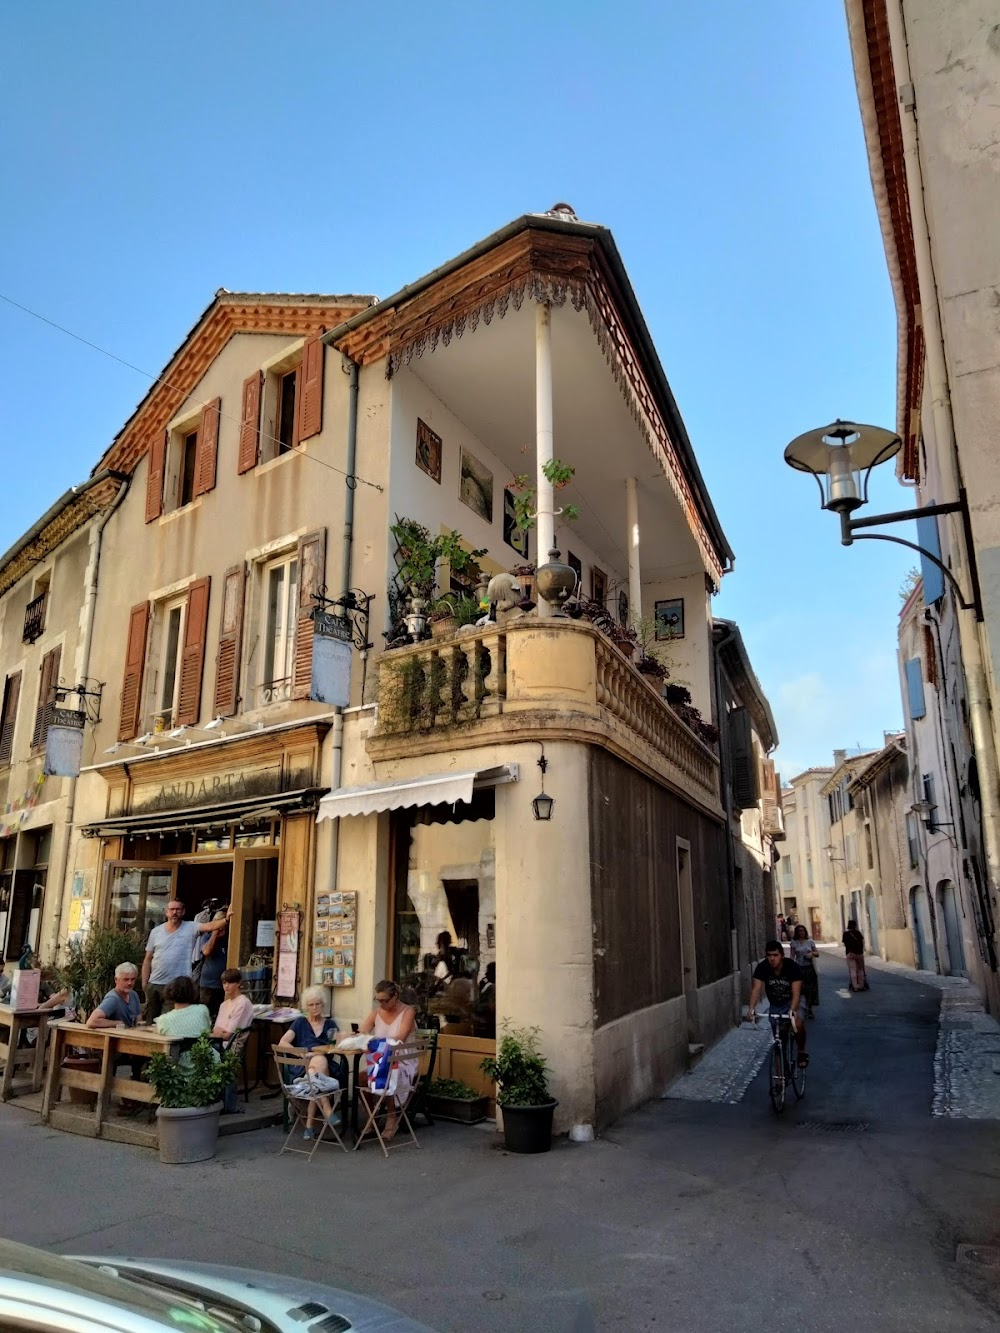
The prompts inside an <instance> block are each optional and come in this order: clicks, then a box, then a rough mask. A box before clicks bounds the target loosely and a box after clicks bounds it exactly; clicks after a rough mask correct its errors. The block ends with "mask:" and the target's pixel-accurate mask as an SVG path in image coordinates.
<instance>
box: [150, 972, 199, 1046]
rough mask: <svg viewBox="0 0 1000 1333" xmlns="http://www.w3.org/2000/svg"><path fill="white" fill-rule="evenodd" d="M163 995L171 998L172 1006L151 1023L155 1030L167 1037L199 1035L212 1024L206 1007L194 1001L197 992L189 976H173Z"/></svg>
mask: <svg viewBox="0 0 1000 1333" xmlns="http://www.w3.org/2000/svg"><path fill="white" fill-rule="evenodd" d="M163 997H164V999H166V1000H172V1001H173V1006H174V1007H173V1008H172V1009H168V1010H167V1012H166V1013H165V1014H160V1016H159V1018H157V1019H156V1021H155V1022H154V1023H153V1027H155V1028H156V1030H157V1032H162V1033H163V1034H164V1036H167V1037H200V1036H201V1034H202V1033H203V1032H207V1031H208V1030H209V1028H210V1027H211V1026H212V1020H211V1018H210V1017H209V1013H208V1010H207V1009H206V1007H205V1006H204V1005H203V1004H196V1003H195V1001H196V1000H197V998H198V992H197V990H196V989H195V984H194V982H193V981H192V980H191V978H190V977H174V979H173V981H171V982H170V984H169V985H168V986H167V988H166V990H165V991H164V992H163Z"/></svg>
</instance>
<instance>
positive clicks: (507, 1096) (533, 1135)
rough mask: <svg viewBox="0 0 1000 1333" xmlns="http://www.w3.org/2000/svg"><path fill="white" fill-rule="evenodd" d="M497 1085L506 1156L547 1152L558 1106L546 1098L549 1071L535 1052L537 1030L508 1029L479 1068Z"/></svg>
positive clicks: (547, 1095)
mask: <svg viewBox="0 0 1000 1333" xmlns="http://www.w3.org/2000/svg"><path fill="white" fill-rule="evenodd" d="M479 1068H480V1069H481V1070H482V1071H483V1073H484V1074H485V1075H486V1077H487V1078H489V1079H492V1080H493V1082H494V1083H495V1084H496V1085H497V1105H498V1106H499V1107H500V1109H501V1111H502V1113H503V1137H504V1145H505V1146H506V1148H507V1151H508V1152H521V1153H534V1152H548V1150H549V1148H551V1146H552V1117H553V1114H554V1112H555V1109H556V1107H557V1106H558V1105H559V1103H558V1102H557V1101H556V1099H555V1098H554V1097H552V1096H551V1095H550V1094H549V1087H548V1083H547V1081H546V1076H547V1074H548V1068H547V1066H546V1064H545V1061H544V1059H543V1058H542V1055H541V1053H540V1051H539V1049H538V1028H511V1029H509V1030H508V1031H506V1032H505V1033H504V1034H503V1036H502V1038H501V1040H500V1049H499V1050H498V1051H497V1053H496V1055H495V1056H492V1055H488V1056H487V1057H486V1059H485V1060H483V1061H482V1062H481V1064H480V1066H479Z"/></svg>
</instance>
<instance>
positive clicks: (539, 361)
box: [535, 301, 555, 616]
mask: <svg viewBox="0 0 1000 1333" xmlns="http://www.w3.org/2000/svg"><path fill="white" fill-rule="evenodd" d="M552 448H553V441H552V307H551V306H549V305H546V304H545V303H544V302H542V301H539V302H538V303H537V304H536V306H535V471H536V476H535V513H536V518H535V537H536V539H537V550H536V552H535V562H536V564H537V565H544V564H545V562H546V561H547V560H548V558H549V551H550V549H551V548H552V547H553V546H554V545H555V516H554V514H553V509H554V508H555V503H554V491H553V487H552V483H551V481H549V479H548V477H546V475H545V472H544V470H543V469H544V467H545V464H546V463H548V462H551V460H552V457H553V453H552ZM538 614H539V615H540V616H547V615H549V614H551V612H550V608H549V605H548V603H547V602H546V601H545V598H544V597H540V598H539V599H538Z"/></svg>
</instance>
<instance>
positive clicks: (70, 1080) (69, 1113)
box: [42, 1019, 181, 1145]
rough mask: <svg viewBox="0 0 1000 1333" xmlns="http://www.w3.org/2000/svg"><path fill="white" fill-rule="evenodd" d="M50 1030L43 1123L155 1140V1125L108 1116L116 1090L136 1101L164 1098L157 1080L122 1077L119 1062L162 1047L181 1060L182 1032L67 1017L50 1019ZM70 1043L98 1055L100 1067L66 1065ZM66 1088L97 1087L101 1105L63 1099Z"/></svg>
mask: <svg viewBox="0 0 1000 1333" xmlns="http://www.w3.org/2000/svg"><path fill="white" fill-rule="evenodd" d="M49 1032H50V1034H51V1037H50V1047H51V1049H50V1051H49V1072H48V1077H47V1079H46V1080H45V1096H44V1097H43V1099H42V1123H43V1124H52V1125H53V1126H54V1127H55V1128H56V1129H67V1130H69V1131H70V1132H71V1133H74V1134H86V1135H89V1136H90V1137H91V1138H113V1139H117V1140H119V1141H121V1142H126V1143H136V1142H143V1143H145V1142H148V1141H149V1140H150V1139H151V1140H152V1143H153V1144H154V1145H155V1143H156V1138H157V1135H156V1130H155V1128H153V1129H146V1130H143V1129H141V1128H140V1127H139V1126H127V1125H122V1124H115V1123H112V1122H110V1121H109V1116H110V1114H111V1109H112V1108H111V1099H112V1097H114V1096H118V1097H123V1098H125V1099H126V1100H128V1101H132V1102H147V1103H149V1105H151V1106H156V1105H158V1104H159V1103H158V1099H157V1096H156V1093H155V1092H154V1091H153V1089H152V1086H151V1085H150V1084H149V1083H147V1082H146V1081H145V1080H144V1079H138V1078H118V1077H117V1074H116V1071H117V1067H118V1064H119V1063H123V1062H124V1061H125V1060H127V1059H129V1058H130V1057H135V1056H143V1057H146V1058H148V1057H149V1056H152V1055H156V1053H157V1052H158V1051H162V1052H165V1053H166V1054H168V1055H169V1056H170V1057H171V1059H173V1060H176V1059H177V1058H178V1056H179V1054H180V1045H181V1038H179V1037H168V1036H165V1035H164V1034H163V1033H161V1032H157V1030H156V1029H155V1028H152V1027H134V1028H127V1027H124V1026H122V1027H113V1028H88V1027H87V1026H86V1025H85V1024H83V1023H71V1022H69V1021H68V1020H66V1019H62V1020H60V1021H57V1022H55V1023H50V1024H49ZM71 1046H72V1047H75V1048H82V1049H83V1050H84V1051H86V1052H87V1053H88V1054H89V1055H91V1058H93V1059H99V1060H100V1062H101V1068H100V1072H99V1073H89V1072H86V1071H84V1070H79V1069H64V1068H63V1060H64V1058H65V1056H66V1054H67V1050H68V1048H69V1047H71ZM63 1088H83V1089H85V1090H86V1091H88V1092H93V1093H96V1095H97V1102H96V1105H95V1106H94V1108H93V1109H92V1110H90V1109H88V1108H87V1107H86V1106H83V1105H81V1104H80V1103H64V1102H61V1101H60V1095H61V1093H62V1090H63Z"/></svg>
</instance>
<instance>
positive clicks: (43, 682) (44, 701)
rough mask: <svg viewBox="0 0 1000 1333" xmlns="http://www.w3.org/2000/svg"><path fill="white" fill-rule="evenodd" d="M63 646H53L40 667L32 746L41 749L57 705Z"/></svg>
mask: <svg viewBox="0 0 1000 1333" xmlns="http://www.w3.org/2000/svg"><path fill="white" fill-rule="evenodd" d="M61 657H62V648H53V649H52V651H51V652H48V653H46V654H45V656H44V657H43V658H42V664H41V666H40V667H39V668H38V674H39V681H38V705H37V707H36V708H35V729H34V731H33V732H32V733H31V748H32V749H33V750H37V749H39V748H40V747H41V746H43V745H44V744H45V737H46V735H47V734H48V730H49V719H50V718H51V717H52V710H53V708H54V707H55V686H56V685H58V683H59V659H60V658H61Z"/></svg>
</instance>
